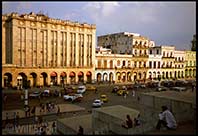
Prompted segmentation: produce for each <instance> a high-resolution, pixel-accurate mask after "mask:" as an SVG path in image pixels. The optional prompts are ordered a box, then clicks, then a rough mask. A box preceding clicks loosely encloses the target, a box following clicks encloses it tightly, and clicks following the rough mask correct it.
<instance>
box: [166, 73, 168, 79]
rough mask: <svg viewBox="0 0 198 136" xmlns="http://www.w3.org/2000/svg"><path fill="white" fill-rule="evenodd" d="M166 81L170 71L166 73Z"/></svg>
mask: <svg viewBox="0 0 198 136" xmlns="http://www.w3.org/2000/svg"><path fill="white" fill-rule="evenodd" d="M166 79H168V71H166Z"/></svg>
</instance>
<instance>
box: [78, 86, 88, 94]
mask: <svg viewBox="0 0 198 136" xmlns="http://www.w3.org/2000/svg"><path fill="white" fill-rule="evenodd" d="M85 91H86V87H85V86H84V85H82V86H79V87H78V90H77V93H81V94H82V93H85Z"/></svg>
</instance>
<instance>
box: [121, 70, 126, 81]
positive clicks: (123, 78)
mask: <svg viewBox="0 0 198 136" xmlns="http://www.w3.org/2000/svg"><path fill="white" fill-rule="evenodd" d="M122 82H126V73H125V72H122Z"/></svg>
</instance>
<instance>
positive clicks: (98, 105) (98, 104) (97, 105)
mask: <svg viewBox="0 0 198 136" xmlns="http://www.w3.org/2000/svg"><path fill="white" fill-rule="evenodd" d="M102 104H103V101H101V100H100V99H96V100H94V102H93V104H92V107H101V106H102Z"/></svg>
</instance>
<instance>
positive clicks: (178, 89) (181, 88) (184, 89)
mask: <svg viewBox="0 0 198 136" xmlns="http://www.w3.org/2000/svg"><path fill="white" fill-rule="evenodd" d="M170 89H171V90H174V91H177V92H181V91H186V90H187V88H186V87H178V86H177V87H171V88H170Z"/></svg>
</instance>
